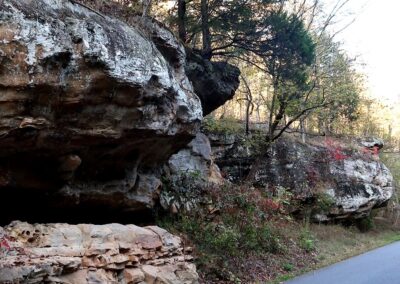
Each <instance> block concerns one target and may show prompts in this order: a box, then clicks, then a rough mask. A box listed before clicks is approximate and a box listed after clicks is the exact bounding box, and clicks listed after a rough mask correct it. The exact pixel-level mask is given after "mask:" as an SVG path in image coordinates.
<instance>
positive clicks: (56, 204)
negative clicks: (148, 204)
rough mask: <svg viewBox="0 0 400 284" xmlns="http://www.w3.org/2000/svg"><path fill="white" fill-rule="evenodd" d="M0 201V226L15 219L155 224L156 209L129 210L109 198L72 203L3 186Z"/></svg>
mask: <svg viewBox="0 0 400 284" xmlns="http://www.w3.org/2000/svg"><path fill="white" fill-rule="evenodd" d="M2 191H3V193H2V195H1V199H0V200H1V201H0V226H5V225H8V224H9V223H10V222H12V221H14V220H20V221H23V222H29V223H68V224H82V223H87V224H109V223H120V224H136V225H139V226H144V225H153V224H154V223H155V221H154V210H152V209H142V210H138V211H134V212H132V211H126V210H123V209H121V208H112V207H109V206H107V205H106V204H107V202H104V203H100V202H99V201H97V203H98V204H96V202H95V203H93V202H91V203H89V202H88V203H86V202H85V201H83V200H82V202H81V203H80V204H71V203H70V200H68V199H66V198H64V197H60V196H58V197H57V196H56V195H53V194H52V193H49V192H47V193H44V192H40V191H35V190H31V191H29V192H27V191H22V190H15V189H10V190H2Z"/></svg>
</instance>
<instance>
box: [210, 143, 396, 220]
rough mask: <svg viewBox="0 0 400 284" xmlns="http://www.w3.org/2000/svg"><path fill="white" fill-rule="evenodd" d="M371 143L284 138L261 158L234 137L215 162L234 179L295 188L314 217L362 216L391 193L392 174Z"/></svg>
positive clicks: (270, 189)
mask: <svg viewBox="0 0 400 284" xmlns="http://www.w3.org/2000/svg"><path fill="white" fill-rule="evenodd" d="M374 141H377V140H374ZM371 143H372V144H371V145H372V146H371V145H370V144H368V145H365V144H364V143H363V142H362V141H361V140H360V141H359V142H356V141H350V140H349V141H340V140H334V139H331V138H326V139H314V140H309V141H308V143H307V144H304V143H302V142H300V141H298V140H297V139H295V138H293V137H289V136H286V137H284V138H282V139H280V140H278V141H277V142H276V143H275V144H273V145H272V146H271V148H270V150H269V151H268V153H267V154H265V155H264V156H261V157H260V156H257V155H256V154H255V153H254V149H252V148H251V147H249V146H248V145H251V143H243V141H242V140H241V139H240V138H236V142H234V143H233V144H229V145H226V149H227V150H226V152H225V154H224V155H223V154H221V153H220V154H219V156H218V158H217V159H216V163H217V164H218V165H219V166H220V168H221V171H222V172H223V173H224V174H225V175H226V176H227V177H228V179H230V180H231V181H234V182H235V181H236V182H240V181H243V180H245V179H246V180H247V181H251V182H252V183H253V184H254V185H255V186H257V187H261V188H265V190H266V192H267V193H268V194H271V195H276V194H279V192H280V191H282V190H287V191H289V192H291V193H292V194H293V197H294V198H295V199H296V200H299V201H301V202H303V203H304V204H305V205H306V207H307V208H310V207H311V209H312V212H313V218H314V219H315V220H316V221H329V220H334V219H346V218H351V219H353V218H362V217H365V216H368V215H369V214H370V212H371V209H372V208H374V207H379V206H382V205H384V204H385V203H386V202H387V201H388V200H389V199H390V198H391V197H392V194H393V178H392V175H391V173H390V171H389V170H388V169H387V167H386V166H385V165H384V164H383V163H382V162H380V161H379V156H378V153H377V150H376V148H374V147H378V146H377V145H376V143H375V142H371ZM219 147H220V146H219Z"/></svg>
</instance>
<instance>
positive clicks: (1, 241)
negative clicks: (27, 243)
mask: <svg viewBox="0 0 400 284" xmlns="http://www.w3.org/2000/svg"><path fill="white" fill-rule="evenodd" d="M1 248H4V249H6V250H11V246H10V245H9V243H8V241H7V238H6V237H3V238H0V249H1Z"/></svg>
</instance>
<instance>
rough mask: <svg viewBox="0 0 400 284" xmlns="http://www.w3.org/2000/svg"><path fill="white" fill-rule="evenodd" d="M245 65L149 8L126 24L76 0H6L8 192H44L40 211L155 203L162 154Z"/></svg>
mask: <svg viewBox="0 0 400 284" xmlns="http://www.w3.org/2000/svg"><path fill="white" fill-rule="evenodd" d="M187 54H188V55H187ZM187 74H189V78H188V75H187ZM238 76H239V71H238V69H237V68H236V67H233V66H230V65H229V64H225V63H211V62H206V61H202V59H201V57H198V56H196V55H195V54H194V53H192V52H188V53H186V51H185V48H184V47H183V45H181V44H180V42H179V41H178V40H177V39H176V38H175V37H174V35H173V34H172V33H171V32H170V31H169V30H167V29H166V28H165V27H163V26H162V25H161V24H159V23H157V22H155V21H151V20H149V19H143V18H140V19H137V20H136V24H135V25H133V26H132V25H130V26H128V25H127V24H125V23H123V22H121V21H119V20H116V19H113V18H109V17H107V16H103V15H101V14H99V13H95V12H93V11H91V10H89V9H86V8H85V7H84V6H81V5H78V4H76V3H75V2H72V1H68V0H38V1H29V0H22V1H21V0H5V1H1V2H0V99H1V101H0V125H1V127H0V169H1V171H0V188H1V190H2V194H3V198H4V199H9V200H18V199H19V202H20V204H23V207H24V208H29V207H32V204H35V203H36V204H35V205H34V206H33V208H31V210H30V211H31V213H30V214H36V212H38V211H40V210H41V209H40V208H48V207H50V208H51V207H54V208H74V211H73V212H72V213H71V214H74V212H78V211H76V210H78V209H79V208H88V207H89V206H91V207H93V208H94V209H98V208H101V209H102V211H103V212H105V211H104V210H107V209H110V210H111V209H112V210H120V211H137V210H145V209H149V208H152V207H153V206H154V204H155V202H157V200H158V195H159V191H160V186H161V181H160V171H161V170H160V168H161V167H160V166H161V165H162V164H163V163H165V162H166V161H167V160H168V158H169V157H170V156H171V155H172V154H174V153H175V152H177V151H178V150H179V149H181V148H183V147H184V146H185V145H186V144H188V143H189V142H190V141H191V139H192V138H193V137H194V136H195V135H196V134H197V132H198V130H199V126H200V123H201V121H202V118H203V113H202V106H203V108H204V109H205V110H206V112H209V111H211V110H212V109H214V108H216V107H218V106H219V105H221V104H223V103H224V102H225V101H226V100H227V99H230V98H232V96H233V94H234V91H235V89H236V88H237V87H238V84H239V81H238ZM191 81H192V82H196V83H195V86H194V87H193V85H192V83H191ZM205 86H207V87H208V89H207V87H205ZM210 86H212V88H210ZM206 89H207V90H208V91H207V92H206V93H202V94H201V95H200V93H201V92H202V91H204V90H206ZM196 93H197V94H199V96H200V97H201V100H200V99H199V96H198V95H197V94H196ZM215 98H218V100H217V101H215V100H216V99H215ZM20 196H24V198H23V199H22V198H20ZM24 200H29V202H25V201H24ZM43 206H44V207H43ZM18 210H20V209H18ZM18 210H15V212H13V211H12V209H11V212H9V211H7V212H2V214H3V216H4V215H5V214H8V215H11V217H10V219H11V220H12V219H13V218H14V219H15V218H18ZM84 210H86V209H84ZM27 211H29V209H28V210H27ZM92 211H94V210H92ZM44 213H46V212H44ZM80 215H85V214H80ZM52 222H53V220H52Z"/></svg>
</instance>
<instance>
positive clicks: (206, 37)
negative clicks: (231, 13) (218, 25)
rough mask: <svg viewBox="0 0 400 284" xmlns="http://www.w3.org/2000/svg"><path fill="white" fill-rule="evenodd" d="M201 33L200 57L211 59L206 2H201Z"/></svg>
mask: <svg viewBox="0 0 400 284" xmlns="http://www.w3.org/2000/svg"><path fill="white" fill-rule="evenodd" d="M201 31H202V34H203V50H202V55H203V57H204V58H205V59H211V33H210V26H209V22H208V0H201Z"/></svg>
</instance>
